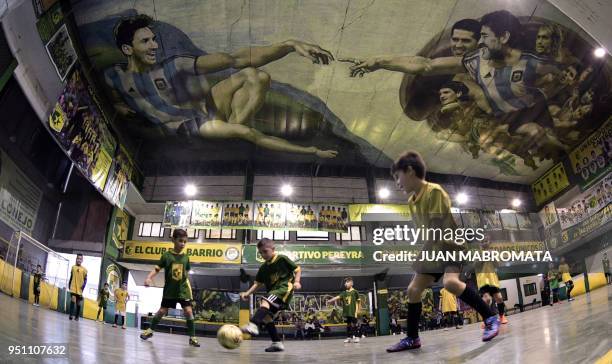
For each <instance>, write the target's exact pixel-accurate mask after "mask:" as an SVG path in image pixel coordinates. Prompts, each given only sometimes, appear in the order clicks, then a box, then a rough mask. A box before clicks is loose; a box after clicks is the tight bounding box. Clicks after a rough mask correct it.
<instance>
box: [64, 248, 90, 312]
mask: <svg viewBox="0 0 612 364" xmlns="http://www.w3.org/2000/svg"><path fill="white" fill-rule="evenodd" d="M81 263H83V254H77V257H76V264H75V265H73V266H72V270H71V271H70V281H68V288H69V290H70V312H68V318H69V319H71V320H72V313H73V311H74V308H75V306H76V312H75V314H74V320H75V321H79V315H80V311H81V301H83V290H84V289H85V285H86V284H87V269H85V267H83V266H82V265H81Z"/></svg>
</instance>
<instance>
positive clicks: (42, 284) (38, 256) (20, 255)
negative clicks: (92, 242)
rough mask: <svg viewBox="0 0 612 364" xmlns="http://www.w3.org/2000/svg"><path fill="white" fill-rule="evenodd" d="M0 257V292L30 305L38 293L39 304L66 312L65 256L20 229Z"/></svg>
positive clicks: (67, 266) (68, 267)
mask: <svg viewBox="0 0 612 364" xmlns="http://www.w3.org/2000/svg"><path fill="white" fill-rule="evenodd" d="M0 258H2V259H0V290H1V291H2V292H4V293H5V294H8V295H11V296H13V297H16V298H21V299H24V300H27V301H28V302H29V303H31V304H34V303H36V302H35V298H36V294H35V293H38V305H40V306H41V307H46V308H49V309H52V310H58V311H63V312H65V311H66V300H67V298H66V297H67V292H66V291H67V285H68V279H69V274H70V262H69V260H68V259H66V258H64V257H63V256H62V255H60V254H59V253H57V252H56V251H54V250H53V249H50V248H49V247H47V246H45V245H44V244H42V243H40V242H39V241H37V240H36V239H34V238H33V237H31V236H29V235H28V234H26V233H24V232H21V231H16V232H14V233H13V235H12V236H11V240H10V242H9V244H8V247H7V249H6V252H5V254H3V255H2V257H0ZM36 273H40V274H36ZM36 288H38V289H36Z"/></svg>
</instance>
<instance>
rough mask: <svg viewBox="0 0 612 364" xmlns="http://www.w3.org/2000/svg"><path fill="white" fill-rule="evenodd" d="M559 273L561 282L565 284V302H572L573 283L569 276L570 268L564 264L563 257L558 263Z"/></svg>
mask: <svg viewBox="0 0 612 364" xmlns="http://www.w3.org/2000/svg"><path fill="white" fill-rule="evenodd" d="M559 273H560V274H561V281H563V282H564V283H565V291H566V293H567V301H568V302H570V301H573V300H574V299H573V298H572V289H574V282H573V281H572V276H571V275H570V267H569V265H568V264H567V263H566V262H565V257H561V261H560V262H559Z"/></svg>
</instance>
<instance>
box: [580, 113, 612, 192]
mask: <svg viewBox="0 0 612 364" xmlns="http://www.w3.org/2000/svg"><path fill="white" fill-rule="evenodd" d="M610 138H612V117H610V118H609V119H608V120H607V121H606V122H605V123H604V125H602V126H601V127H600V128H599V129H598V130H597V131H596V132H594V133H593V134H591V135H590V136H589V137H588V138H587V139H586V140H585V141H583V142H582V143H580V145H579V146H578V147H576V149H574V150H573V151H572V152H571V153H570V154H569V157H570V162H571V164H572V170H573V171H574V174H576V176H577V177H578V178H577V180H578V185H579V186H580V189H581V190H582V191H585V190H586V189H588V188H589V187H590V186H592V185H593V184H594V183H596V182H597V181H599V180H600V179H601V178H602V177H604V176H606V175H607V174H608V173H610V172H611V171H612V163H610V156H609V154H608V153H609V149H608V147H606V145H605V143H606V142H607V141H608V140H610Z"/></svg>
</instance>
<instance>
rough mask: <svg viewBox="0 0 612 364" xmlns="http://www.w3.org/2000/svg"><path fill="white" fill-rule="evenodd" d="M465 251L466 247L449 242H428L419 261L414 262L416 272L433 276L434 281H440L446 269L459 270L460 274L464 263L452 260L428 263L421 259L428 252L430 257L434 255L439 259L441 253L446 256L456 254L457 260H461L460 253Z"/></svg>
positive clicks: (421, 252)
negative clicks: (449, 253)
mask: <svg viewBox="0 0 612 364" xmlns="http://www.w3.org/2000/svg"><path fill="white" fill-rule="evenodd" d="M463 250H465V246H464V245H457V244H454V243H447V242H435V241H428V242H426V243H425V245H424V246H423V249H422V250H421V251H420V252H418V253H417V254H418V257H419V258H417V261H416V262H414V264H413V268H414V271H415V272H416V273H420V274H427V275H429V276H432V277H434V279H435V280H434V281H438V280H439V279H440V278H441V277H442V276H443V275H444V272H445V271H446V269H447V268H449V267H454V268H457V269H458V272H461V270H462V268H463V262H462V261H459V260H456V261H452V260H434V261H428V260H420V257H421V254H423V253H425V252H427V254H428V255H430V256H431V255H432V254H433V255H434V256H435V257H436V259H437V255H438V254H439V253H440V252H444V253H445V254H446V252H454V253H455V259H457V258H459V252H460V251H463Z"/></svg>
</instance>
